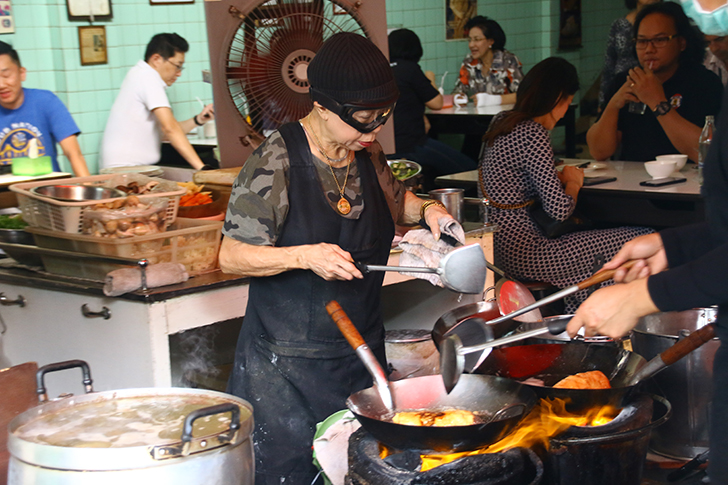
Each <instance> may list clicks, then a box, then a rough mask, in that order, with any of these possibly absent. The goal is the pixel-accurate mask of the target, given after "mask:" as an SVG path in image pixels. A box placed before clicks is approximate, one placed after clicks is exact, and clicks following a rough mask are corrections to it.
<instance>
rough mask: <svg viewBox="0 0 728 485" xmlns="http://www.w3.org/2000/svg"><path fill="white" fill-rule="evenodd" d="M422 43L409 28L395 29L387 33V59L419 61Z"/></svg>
mask: <svg viewBox="0 0 728 485" xmlns="http://www.w3.org/2000/svg"><path fill="white" fill-rule="evenodd" d="M421 58H422V44H421V43H420V38H419V37H417V34H415V33H414V32H412V31H411V30H409V29H397V30H394V31H392V32H391V33H390V34H389V60H390V61H392V62H394V61H397V60H403V61H413V62H420V59H421Z"/></svg>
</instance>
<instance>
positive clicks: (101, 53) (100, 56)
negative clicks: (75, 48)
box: [78, 25, 109, 66]
mask: <svg viewBox="0 0 728 485" xmlns="http://www.w3.org/2000/svg"><path fill="white" fill-rule="evenodd" d="M78 44H79V47H80V49H79V51H80V53H81V65H82V66H95V65H98V64H108V62H109V59H108V55H107V50H106V27H104V26H103V25H99V26H96V25H86V26H83V27H79V28H78Z"/></svg>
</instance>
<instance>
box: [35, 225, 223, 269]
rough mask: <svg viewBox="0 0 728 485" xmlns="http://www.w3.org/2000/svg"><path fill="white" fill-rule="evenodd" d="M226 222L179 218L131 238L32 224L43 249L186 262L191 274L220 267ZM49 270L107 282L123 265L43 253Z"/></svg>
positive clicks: (156, 260) (151, 261) (157, 261)
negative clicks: (163, 229)
mask: <svg viewBox="0 0 728 485" xmlns="http://www.w3.org/2000/svg"><path fill="white" fill-rule="evenodd" d="M222 225H223V223H222V222H218V221H201V220H197V219H184V218H179V219H177V221H175V223H174V224H172V225H171V226H170V227H168V228H167V231H166V232H161V233H157V234H151V235H146V236H135V237H128V238H111V237H95V236H85V235H81V234H67V233H63V232H58V231H51V230H48V229H41V228H36V227H29V228H27V229H26V230H27V231H28V232H30V233H32V234H33V237H34V239H35V243H36V245H37V246H39V247H42V248H51V249H63V250H66V251H76V252H79V253H87V254H100V255H105V256H119V257H122V258H133V259H141V258H146V259H148V260H149V262H150V263H151V264H155V263H167V262H173V263H182V264H183V265H184V266H185V268H186V269H187V272H188V273H189V274H190V275H197V274H201V273H206V272H209V271H211V270H214V269H217V253H218V250H219V249H220V239H221V230H222ZM41 259H42V260H43V265H44V266H45V269H46V271H47V272H49V273H52V274H59V275H64V276H75V277H80V278H86V279H91V280H96V281H103V280H104V279H105V278H106V274H107V273H108V272H109V271H112V270H115V269H118V268H122V267H124V266H123V265H118V264H113V263H99V262H97V261H93V260H83V259H69V258H65V257H58V256H49V255H41Z"/></svg>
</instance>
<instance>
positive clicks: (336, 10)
mask: <svg viewBox="0 0 728 485" xmlns="http://www.w3.org/2000/svg"><path fill="white" fill-rule="evenodd" d="M331 8H332V9H333V13H334V15H348V14H349V12H347V11H346V9H345V8H344V7H342V6H341V5H336V4H335V3H332V4H331Z"/></svg>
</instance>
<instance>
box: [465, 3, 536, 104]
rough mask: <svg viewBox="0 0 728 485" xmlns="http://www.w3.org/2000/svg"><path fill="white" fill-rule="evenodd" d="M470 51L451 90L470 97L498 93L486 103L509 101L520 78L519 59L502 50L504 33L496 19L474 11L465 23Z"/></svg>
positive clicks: (513, 98)
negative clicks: (473, 14) (474, 14)
mask: <svg viewBox="0 0 728 485" xmlns="http://www.w3.org/2000/svg"><path fill="white" fill-rule="evenodd" d="M465 30H466V32H467V33H468V34H467V35H468V47H469V48H470V54H469V55H468V56H467V57H466V58H465V60H463V64H462V66H461V67H460V74H459V76H458V81H457V84H456V85H455V90H454V91H453V93H463V94H466V95H467V96H468V97H472V96H474V95H475V94H477V93H487V94H491V95H498V96H499V99H498V98H493V99H492V100H491V101H490V102H489V103H488V104H513V103H515V102H516V90H518V84H519V83H520V82H521V79H523V69H522V66H521V61H519V60H518V57H516V56H515V54H513V53H511V52H509V51H507V50H505V45H506V34H505V32H503V29H502V28H501V26H500V25H498V22H496V21H495V20H493V19H489V18H488V17H483V16H482V15H478V16H477V17H473V18H472V19H470V20H469V21H468V23H467V24H465Z"/></svg>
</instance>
